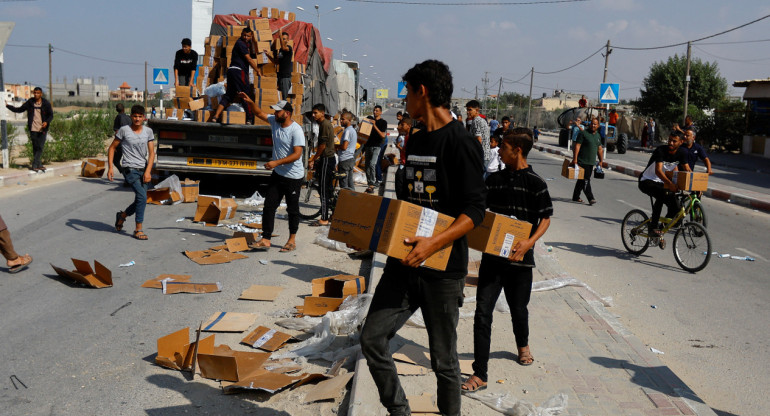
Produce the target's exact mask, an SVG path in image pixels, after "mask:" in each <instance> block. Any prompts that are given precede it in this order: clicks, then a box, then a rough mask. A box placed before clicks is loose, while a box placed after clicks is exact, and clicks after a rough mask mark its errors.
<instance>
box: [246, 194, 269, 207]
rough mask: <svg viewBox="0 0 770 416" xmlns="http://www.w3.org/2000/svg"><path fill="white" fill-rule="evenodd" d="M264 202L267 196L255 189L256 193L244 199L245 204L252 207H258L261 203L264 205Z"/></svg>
mask: <svg viewBox="0 0 770 416" xmlns="http://www.w3.org/2000/svg"><path fill="white" fill-rule="evenodd" d="M264 203H265V197H263V196H262V195H260V194H259V192H258V191H255V192H254V195H252V196H250V197H248V198H246V199H244V200H243V204H244V205H248V206H250V207H258V206H260V205H264Z"/></svg>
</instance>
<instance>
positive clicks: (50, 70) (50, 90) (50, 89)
mask: <svg viewBox="0 0 770 416" xmlns="http://www.w3.org/2000/svg"><path fill="white" fill-rule="evenodd" d="M52 53H53V47H52V46H51V44H50V43H49V44H48V99H49V100H51V105H53V81H52V79H53V76H52V74H53V68H52V66H51V54H52Z"/></svg>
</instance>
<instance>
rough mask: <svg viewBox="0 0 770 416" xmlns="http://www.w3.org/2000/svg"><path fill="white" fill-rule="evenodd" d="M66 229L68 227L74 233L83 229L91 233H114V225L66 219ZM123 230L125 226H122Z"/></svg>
mask: <svg viewBox="0 0 770 416" xmlns="http://www.w3.org/2000/svg"><path fill="white" fill-rule="evenodd" d="M126 222H128V221H126ZM67 227H70V228H72V229H74V230H75V231H83V230H84V229H89V230H92V231H104V232H111V233H114V232H115V224H107V223H105V222H99V221H89V220H80V219H77V218H70V219H68V220H67ZM124 228H125V225H124Z"/></svg>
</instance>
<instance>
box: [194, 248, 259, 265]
mask: <svg viewBox="0 0 770 416" xmlns="http://www.w3.org/2000/svg"><path fill="white" fill-rule="evenodd" d="M184 254H185V256H187V257H188V258H189V259H190V260H192V261H194V262H195V263H197V264H200V265H202V266H205V265H210V264H222V263H229V262H231V261H233V260H240V259H247V258H249V256H245V255H243V254H239V253H231V252H229V251H227V250H222V249H220V250H214V249H208V250H200V251H185V252H184Z"/></svg>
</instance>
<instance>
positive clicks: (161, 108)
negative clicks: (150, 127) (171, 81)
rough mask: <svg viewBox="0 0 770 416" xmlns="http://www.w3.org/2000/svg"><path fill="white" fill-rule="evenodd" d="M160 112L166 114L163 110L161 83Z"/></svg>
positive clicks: (161, 87) (161, 88)
mask: <svg viewBox="0 0 770 416" xmlns="http://www.w3.org/2000/svg"><path fill="white" fill-rule="evenodd" d="M160 114H163V115H165V114H166V113H164V112H163V85H161V86H160ZM160 114H159V115H160ZM161 118H162V117H161Z"/></svg>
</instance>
